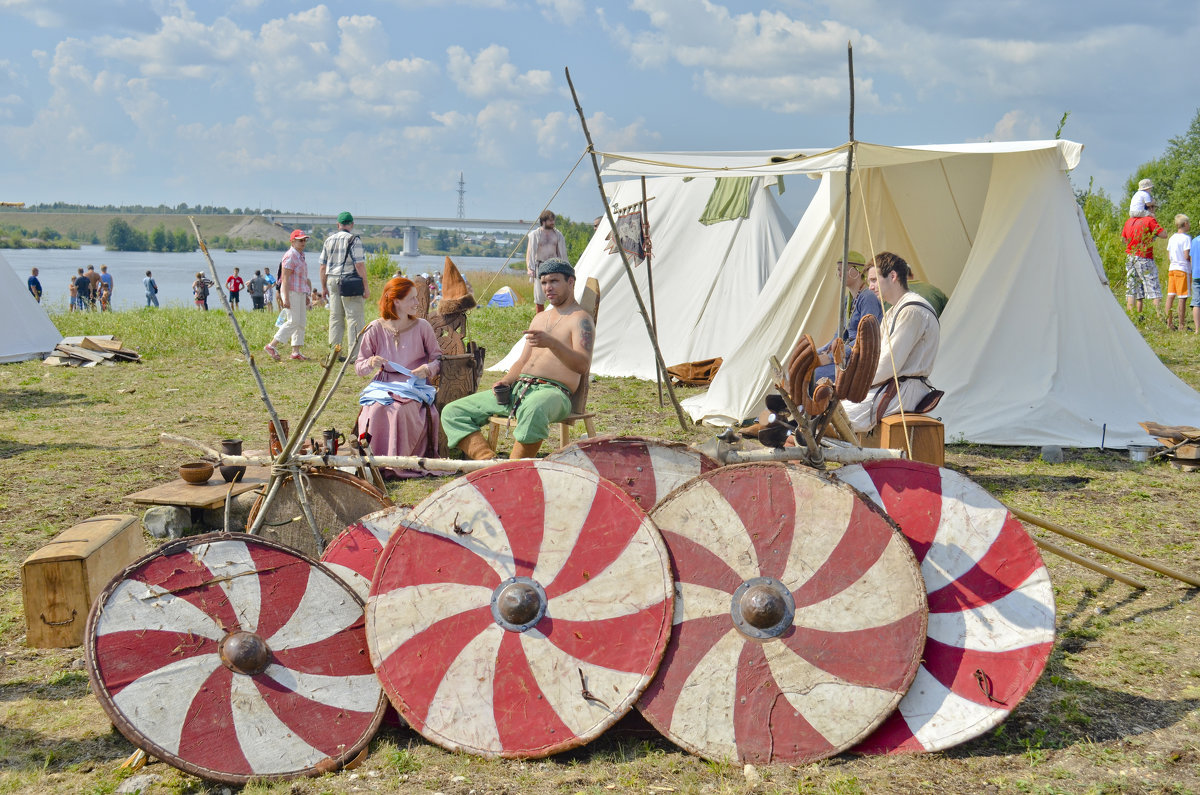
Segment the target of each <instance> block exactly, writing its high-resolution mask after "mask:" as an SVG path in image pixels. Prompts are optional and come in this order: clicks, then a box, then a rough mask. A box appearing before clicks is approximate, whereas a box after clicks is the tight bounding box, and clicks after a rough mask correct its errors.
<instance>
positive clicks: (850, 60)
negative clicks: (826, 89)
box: [834, 42, 854, 370]
mask: <svg viewBox="0 0 1200 795" xmlns="http://www.w3.org/2000/svg"><path fill="white" fill-rule="evenodd" d="M846 62H847V64H849V68H850V149H849V150H848V151H847V152H846V209H845V211H844V213H843V214H842V267H840V268H838V273H840V274H841V283H842V288H841V292H840V294H839V295H838V337H839V338H840V337H841V336H842V335H843V334H845V333H846V269H847V268H848V267H849V266H848V265H847V264H846V260H847V259H848V258H849V256H850V175H851V173H852V172H853V171H854V46H853V45H852V44H851V43H850V42H846ZM834 365H835V366H836V367H837V368H838V369H839V370H840V369H841V368H842V362H834Z"/></svg>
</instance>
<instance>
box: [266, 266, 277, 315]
mask: <svg viewBox="0 0 1200 795" xmlns="http://www.w3.org/2000/svg"><path fill="white" fill-rule="evenodd" d="M263 285H264V286H263V301H264V302H266V306H268V307H270V308H271V309H274V308H275V274H273V273H271V272H270V271H267V272H266V273H265V274H264V275H263Z"/></svg>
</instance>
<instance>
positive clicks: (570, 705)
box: [367, 460, 673, 757]
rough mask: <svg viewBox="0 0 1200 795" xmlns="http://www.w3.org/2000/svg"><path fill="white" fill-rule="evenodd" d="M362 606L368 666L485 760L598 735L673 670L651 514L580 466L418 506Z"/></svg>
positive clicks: (484, 476) (477, 481)
mask: <svg viewBox="0 0 1200 795" xmlns="http://www.w3.org/2000/svg"><path fill="white" fill-rule="evenodd" d="M407 524H408V525H409V526H408V527H407V528H402V529H398V530H397V531H396V533H395V535H393V536H392V538H391V540H390V541H389V542H388V545H387V547H386V548H385V549H384V553H383V559H382V560H381V562H380V564H379V568H378V569H377V570H376V574H375V580H374V582H372V584H371V596H370V598H369V599H368V601H367V638H368V645H369V647H370V650H371V661H372V662H373V663H374V664H375V668H376V672H377V673H378V674H379V678H380V681H381V682H382V683H383V687H384V689H385V690H386V691H387V694H388V696H389V697H390V698H391V699H392V703H393V704H395V706H396V707H397V709H398V710H399V711H400V714H401V715H402V716H403V717H404V719H405V720H406V721H407V722H408V723H409V725H410V726H412V727H413V728H414V729H416V730H417V731H419V732H420V733H421V734H422V735H424V736H425V737H426V738H427V739H429V740H431V741H432V742H435V743H437V744H438V745H441V746H443V747H446V748H450V749H452V750H462V751H469V752H471V753H475V754H480V755H483V756H489V757H538V756H545V755H547V754H551V753H555V752H557V751H562V750H565V749H568V748H573V747H576V746H579V745H582V744H584V743H586V742H587V741H588V740H591V739H592V738H594V737H595V736H597V735H598V734H600V732H602V731H603V730H604V729H605V728H607V727H608V726H610V725H612V724H613V723H615V722H616V721H617V720H618V719H619V718H620V717H621V716H622V715H623V714H624V713H626V712H628V711H629V709H631V708H632V706H633V704H634V702H635V701H636V700H637V697H638V696H639V695H640V694H641V693H642V691H643V690H644V689H645V687H646V685H647V684H649V682H650V679H651V677H652V676H653V675H654V672H655V671H656V670H657V669H658V665H659V663H660V662H661V660H662V654H663V649H664V648H665V646H666V641H667V636H668V634H669V632H670V627H671V611H672V606H673V599H672V590H671V583H672V578H671V570H670V562H669V560H668V557H667V550H666V547H665V546H663V543H662V539H661V537H660V536H659V534H658V532H657V531H656V530H655V529H654V526H653V525H652V524H651V522H650V521H649V519H648V518H647V517H646V514H645V512H644V511H642V510H641V509H640V508H639V507H638V506H637V505H636V504H635V503H634V502H633V500H632V499H630V498H629V496H628V495H626V494H625V493H624V492H622V491H621V490H620V489H618V488H617V487H616V486H614V485H613V484H611V483H609V482H608V481H606V480H603V479H602V478H599V477H597V476H596V475H594V474H592V473H590V472H586V471H584V470H582V469H579V468H577V467H572V466H567V465H565V464H556V463H553V462H547V461H532V460H530V461H515V462H512V463H508V464H501V465H498V466H495V467H490V468H488V469H485V470H481V471H478V472H474V473H472V474H470V475H468V476H466V477H464V478H459V479H458V480H455V481H454V482H452V483H449V484H447V485H446V486H444V487H442V488H441V489H439V490H438V491H437V492H435V493H434V494H433V495H431V496H430V497H429V498H427V499H426V500H425V501H424V502H422V503H421V504H420V505H418V506H417V507H416V508H414V509H413V512H412V514H411V515H410V516H409V518H408V521H407Z"/></svg>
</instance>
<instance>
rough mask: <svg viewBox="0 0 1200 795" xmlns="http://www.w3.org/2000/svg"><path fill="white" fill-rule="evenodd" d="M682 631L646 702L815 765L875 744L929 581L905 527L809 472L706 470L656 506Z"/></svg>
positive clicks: (906, 672)
mask: <svg viewBox="0 0 1200 795" xmlns="http://www.w3.org/2000/svg"><path fill="white" fill-rule="evenodd" d="M651 518H653V519H654V522H655V524H656V525H658V527H659V530H660V531H661V532H662V534H663V539H664V540H665V541H666V542H667V547H668V549H669V550H670V553H671V560H672V562H673V563H674V564H675V572H676V580H677V582H676V585H675V588H676V592H675V616H674V628H673V631H672V633H671V642H670V644H669V645H668V647H667V654H666V656H665V657H664V658H663V665H662V668H661V669H660V671H659V673H658V676H657V677H656V678H655V680H654V682H653V683H652V684H651V686H650V687H649V688H648V689H647V690H646V693H645V694H644V695H643V697H642V700H641V701H640V702H639V704H638V709H640V710H641V711H642V714H643V715H645V716H646V718H647V719H648V720H649V721H650V722H651V723H652V724H654V726H655V727H656V728H657V729H658V730H659V731H661V732H663V733H664V734H665V735H667V736H668V737H670V738H671V739H672V740H673V741H674V742H676V743H677V744H679V745H681V746H682V747H684V748H686V749H687V750H689V751H692V752H693V753H697V754H700V755H701V756H705V757H708V758H710V759H717V760H730V761H732V760H737V761H739V762H753V763H756V764H761V763H769V762H788V763H792V764H796V763H803V762H808V761H811V760H815V759H821V758H824V757H828V756H832V755H833V754H836V753H838V752H839V751H842V750H844V749H846V748H849V747H851V746H852V745H854V744H855V743H857V742H859V741H860V740H862V739H863V738H864V737H866V736H867V734H868V733H869V732H870V731H871V730H872V729H874V728H875V726H877V725H879V723H880V722H881V721H882V720H883V719H884V718H885V717H886V716H887V715H888V714H890V713H891V711H892V710H893V709H894V708H895V706H896V704H897V703H898V702H899V701H900V698H901V696H903V694H904V692H905V690H907V688H908V685H909V683H910V682H911V681H912V678H913V676H914V675H915V674H916V670H917V665H918V662H919V658H920V653H921V646H922V644H923V643H924V639H925V619H926V608H925V589H924V586H923V585H922V583H921V577H920V574H919V572H918V570H917V563H916V560H915V558H914V557H913V554H912V550H911V549H909V547H908V544H907V543H905V540H904V537H903V536H901V535H900V534H899V533H898V532H897V531H896V529H895V525H893V524H892V523H891V521H890V520H888V518H887V517H886V516H885V515H884V514H883V512H882V511H880V510H879V509H878V508H876V507H875V506H874V505H873V504H871V503H870V502H869V501H868V500H866V499H863V498H862V497H861V496H859V495H858V494H857V493H856V492H855V491H854V490H853V489H851V488H847V487H846V486H844V485H842V484H840V483H836V482H832V481H830V480H829V479H827V478H826V477H823V476H821V475H818V474H816V473H814V472H812V471H810V470H807V469H803V468H800V467H789V466H786V465H784V464H742V465H738V466H730V467H724V468H722V469H719V470H716V471H715V472H710V473H708V474H706V475H701V476H700V477H698V478H696V479H695V480H693V481H691V482H690V483H688V484H687V485H685V486H683V487H682V488H680V489H678V490H677V491H675V492H673V493H672V494H671V495H670V496H668V497H667V499H666V500H664V501H663V502H661V503H659V505H658V507H657V508H655V509H654V511H653V512H652V513H651Z"/></svg>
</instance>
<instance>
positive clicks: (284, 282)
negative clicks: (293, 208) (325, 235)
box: [263, 229, 309, 361]
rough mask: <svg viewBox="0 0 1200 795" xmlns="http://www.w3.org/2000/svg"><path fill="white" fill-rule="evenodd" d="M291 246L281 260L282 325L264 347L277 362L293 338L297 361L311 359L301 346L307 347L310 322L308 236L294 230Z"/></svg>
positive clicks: (293, 357) (293, 355)
mask: <svg viewBox="0 0 1200 795" xmlns="http://www.w3.org/2000/svg"><path fill="white" fill-rule="evenodd" d="M291 242H292V245H291V248H289V249H288V250H287V253H286V254H284V255H283V262H281V263H280V278H279V300H280V301H281V302H282V303H283V325H282V326H280V327H279V330H278V331H276V332H275V336H274V337H273V338H272V339H271V341H270V342H268V343H267V344H266V345H265V346H264V347H263V350H264V351H266V352H267V355H268V356H270V357H271V358H272V359H274V360H275V361H279V359H280V356H279V349H278V348H277V347H276V345H282V344H283V343H284V342H287V341H288V340H291V344H292V355H291V358H292V359H295V360H297V361H306V360H307V359H308V357H307V356H305V355H304V354H303V353H301V352H300V349H301V348H302V347H304V330H305V326H306V325H307V324H308V285H309V281H308V263H306V262H305V261H304V248H305V246H307V245H308V235H306V234H304V232H302V231H300V230H299V229H297V230H295V231H294V232H292V237H291Z"/></svg>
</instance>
